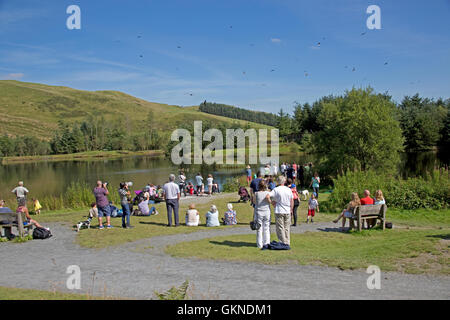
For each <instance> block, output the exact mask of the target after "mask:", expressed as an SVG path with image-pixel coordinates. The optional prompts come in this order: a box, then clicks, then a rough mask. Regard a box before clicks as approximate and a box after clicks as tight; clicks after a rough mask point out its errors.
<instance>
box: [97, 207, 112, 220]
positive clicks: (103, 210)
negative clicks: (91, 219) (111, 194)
mask: <svg viewBox="0 0 450 320" xmlns="http://www.w3.org/2000/svg"><path fill="white" fill-rule="evenodd" d="M97 209H98V217H99V218H103V217H104V216H107V217H110V216H111V209H110V207H109V206H106V207H98V206H97Z"/></svg>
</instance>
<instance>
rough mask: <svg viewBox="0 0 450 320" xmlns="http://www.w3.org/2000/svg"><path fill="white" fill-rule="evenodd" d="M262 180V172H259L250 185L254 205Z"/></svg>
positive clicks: (251, 200) (251, 199)
mask: <svg viewBox="0 0 450 320" xmlns="http://www.w3.org/2000/svg"><path fill="white" fill-rule="evenodd" d="M261 180H262V179H261V171H258V172H257V173H256V178H255V179H253V180H252V182H251V183H250V202H251V204H252V205H254V204H255V194H256V192H258V191H259V182H260V181H261Z"/></svg>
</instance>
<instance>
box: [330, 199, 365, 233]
mask: <svg viewBox="0 0 450 320" xmlns="http://www.w3.org/2000/svg"><path fill="white" fill-rule="evenodd" d="M360 205H361V200H360V199H359V195H358V193H356V192H353V193H352V201H350V202H349V204H348V205H347V208H346V209H344V210H343V211H342V213H341V214H340V215H339V216H338V217H337V219H336V220H333V222H334V223H338V221H339V220H340V219H342V228H344V227H345V219H346V218H348V219H350V229H351V228H352V227H353V219H352V218H353V215H352V212H353V209H354V208H355V207H357V206H360Z"/></svg>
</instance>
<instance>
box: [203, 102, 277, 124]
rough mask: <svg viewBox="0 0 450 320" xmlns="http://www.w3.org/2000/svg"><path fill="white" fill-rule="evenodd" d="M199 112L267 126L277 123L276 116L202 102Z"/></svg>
mask: <svg viewBox="0 0 450 320" xmlns="http://www.w3.org/2000/svg"><path fill="white" fill-rule="evenodd" d="M199 107H200V108H199V109H200V111H201V112H205V113H209V114H214V115H217V116H223V117H227V118H232V119H238V120H245V121H251V122H256V123H260V124H265V125H269V126H273V127H274V126H276V124H277V122H278V116H277V115H276V114H273V113H269V112H261V111H252V110H248V109H242V108H238V107H234V106H229V105H226V104H220V103H213V102H206V100H205V101H203V102H202V103H201V104H200V106H199Z"/></svg>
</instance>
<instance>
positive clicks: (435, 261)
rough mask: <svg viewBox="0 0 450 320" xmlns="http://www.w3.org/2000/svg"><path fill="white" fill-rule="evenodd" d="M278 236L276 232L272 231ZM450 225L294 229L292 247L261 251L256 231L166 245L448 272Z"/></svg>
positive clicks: (234, 257) (225, 254) (217, 255)
mask: <svg viewBox="0 0 450 320" xmlns="http://www.w3.org/2000/svg"><path fill="white" fill-rule="evenodd" d="M272 239H276V235H274V234H273V235H272ZM449 243H450V229H445V230H386V231H384V232H383V231H382V230H378V229H374V230H366V231H363V232H361V233H358V232H351V233H338V232H307V233H304V234H291V247H292V249H291V250H290V251H271V250H265V251H262V250H259V249H257V248H256V239H255V235H236V236H233V238H232V239H230V237H216V238H209V239H202V240H198V241H191V242H184V243H179V244H176V245H172V246H168V247H167V248H166V253H168V254H170V255H172V256H175V257H184V258H187V257H191V258H199V259H213V260H227V261H243V262H257V263H264V264H287V263H298V264H301V265H326V266H330V267H337V268H340V269H343V270H345V269H361V268H363V269H365V268H367V267H368V266H369V265H377V266H379V267H380V268H381V270H383V271H400V272H406V273H424V272H426V273H436V274H445V275H449V274H450V254H449V248H450V247H449Z"/></svg>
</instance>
